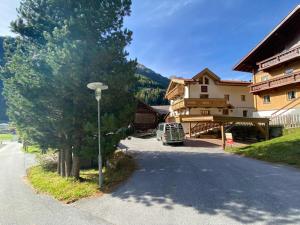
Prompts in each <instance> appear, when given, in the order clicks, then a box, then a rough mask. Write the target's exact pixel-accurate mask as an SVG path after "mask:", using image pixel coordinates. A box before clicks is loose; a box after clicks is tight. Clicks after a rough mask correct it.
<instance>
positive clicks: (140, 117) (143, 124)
mask: <svg viewBox="0 0 300 225" xmlns="http://www.w3.org/2000/svg"><path fill="white" fill-rule="evenodd" d="M158 118H159V116H158V113H157V112H156V111H155V110H154V109H153V108H152V107H151V106H149V105H147V104H145V103H143V102H142V101H138V103H137V107H136V111H135V116H134V122H133V126H134V128H135V130H137V131H145V130H149V129H155V128H156V127H157V125H158Z"/></svg>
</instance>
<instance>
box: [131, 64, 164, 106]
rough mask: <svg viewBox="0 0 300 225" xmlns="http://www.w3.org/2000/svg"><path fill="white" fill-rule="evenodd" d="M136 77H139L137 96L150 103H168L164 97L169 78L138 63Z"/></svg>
mask: <svg viewBox="0 0 300 225" xmlns="http://www.w3.org/2000/svg"><path fill="white" fill-rule="evenodd" d="M136 77H137V79H138V83H137V86H136V88H135V90H136V97H137V98H139V99H141V100H142V101H143V102H145V103H147V104H149V105H167V104H168V101H167V100H166V99H164V96H165V93H166V89H167V87H168V85H169V79H168V78H166V77H164V76H162V75H160V74H158V73H156V72H154V71H153V70H151V69H149V68H147V67H145V66H144V65H142V64H138V65H137V71H136Z"/></svg>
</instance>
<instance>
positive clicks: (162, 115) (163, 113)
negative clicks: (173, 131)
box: [151, 105, 170, 122]
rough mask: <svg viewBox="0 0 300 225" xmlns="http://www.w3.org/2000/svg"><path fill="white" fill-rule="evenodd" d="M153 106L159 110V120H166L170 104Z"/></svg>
mask: <svg viewBox="0 0 300 225" xmlns="http://www.w3.org/2000/svg"><path fill="white" fill-rule="evenodd" d="M151 108H153V109H154V110H155V111H156V112H157V114H158V121H159V122H164V121H165V119H166V117H167V116H168V115H169V113H170V106H169V105H152V106H151Z"/></svg>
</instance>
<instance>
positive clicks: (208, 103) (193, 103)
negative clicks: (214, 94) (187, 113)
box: [172, 98, 228, 110]
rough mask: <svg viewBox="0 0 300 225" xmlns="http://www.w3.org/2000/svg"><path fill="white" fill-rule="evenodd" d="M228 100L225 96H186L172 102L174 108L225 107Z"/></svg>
mask: <svg viewBox="0 0 300 225" xmlns="http://www.w3.org/2000/svg"><path fill="white" fill-rule="evenodd" d="M227 106H228V104H227V101H226V99H224V98H207V99H206V98H205V99H202V98H184V99H181V100H179V101H176V102H174V103H173V104H172V109H173V110H178V109H184V108H225V107H227Z"/></svg>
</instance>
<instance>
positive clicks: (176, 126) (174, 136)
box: [156, 123, 185, 145]
mask: <svg viewBox="0 0 300 225" xmlns="http://www.w3.org/2000/svg"><path fill="white" fill-rule="evenodd" d="M184 136H185V134H184V131H183V127H182V125H181V123H160V124H159V125H158V128H157V131H156V138H157V140H158V141H162V143H163V144H164V145H165V144H172V143H178V144H183V142H184Z"/></svg>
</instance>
